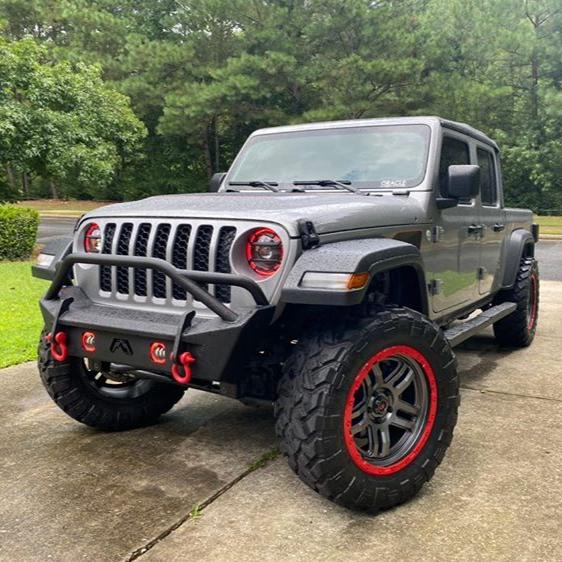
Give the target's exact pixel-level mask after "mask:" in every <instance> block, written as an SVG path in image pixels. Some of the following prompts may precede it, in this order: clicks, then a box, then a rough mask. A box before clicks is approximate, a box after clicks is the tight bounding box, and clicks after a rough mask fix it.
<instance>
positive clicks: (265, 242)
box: [246, 227, 283, 277]
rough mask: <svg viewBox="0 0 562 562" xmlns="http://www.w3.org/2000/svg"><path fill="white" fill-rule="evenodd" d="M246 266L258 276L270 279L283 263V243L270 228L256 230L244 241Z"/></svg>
mask: <svg viewBox="0 0 562 562" xmlns="http://www.w3.org/2000/svg"><path fill="white" fill-rule="evenodd" d="M246 259H247V260H248V265H249V266H250V267H251V268H252V269H253V270H254V271H255V272H256V273H257V274H258V275H259V276H260V277H271V276H272V275H273V274H274V273H275V272H276V271H277V270H278V269H279V268H280V267H281V262H282V261H283V242H282V241H281V238H280V237H279V235H278V234H277V233H276V232H275V231H274V230H272V229H271V228H265V227H264V228H257V229H255V230H253V231H252V232H250V234H249V235H248V239H247V241H246Z"/></svg>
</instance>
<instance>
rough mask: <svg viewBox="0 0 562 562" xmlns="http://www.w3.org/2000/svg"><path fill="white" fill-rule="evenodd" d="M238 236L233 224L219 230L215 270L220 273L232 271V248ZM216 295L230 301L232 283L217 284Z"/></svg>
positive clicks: (222, 300)
mask: <svg viewBox="0 0 562 562" xmlns="http://www.w3.org/2000/svg"><path fill="white" fill-rule="evenodd" d="M235 236H236V229H235V228H234V227H232V226H223V227H222V228H221V229H220V231H219V241H218V243H217V255H216V261H215V271H217V272H218V273H230V272H231V271H232V270H231V268H230V248H231V246H232V243H233V242H234V238H235ZM215 296H216V297H217V298H218V299H219V300H220V301H221V302H227V303H228V302H230V297H231V290H230V285H217V286H216V287H215Z"/></svg>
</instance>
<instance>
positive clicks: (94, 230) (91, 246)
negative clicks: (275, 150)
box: [84, 222, 101, 254]
mask: <svg viewBox="0 0 562 562" xmlns="http://www.w3.org/2000/svg"><path fill="white" fill-rule="evenodd" d="M84 251H85V252H88V253H96V254H99V253H100V252H101V230H100V227H99V226H98V225H97V224H96V223H95V222H92V223H90V224H89V225H88V226H87V227H86V231H85V232H84Z"/></svg>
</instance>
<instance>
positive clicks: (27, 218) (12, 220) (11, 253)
mask: <svg viewBox="0 0 562 562" xmlns="http://www.w3.org/2000/svg"><path fill="white" fill-rule="evenodd" d="M38 226H39V213H38V212H37V211H34V210H33V209H25V208H22V207H16V206H15V205H0V260H19V259H24V258H28V257H29V256H31V252H32V251H33V246H34V245H35V239H36V237H37V227H38Z"/></svg>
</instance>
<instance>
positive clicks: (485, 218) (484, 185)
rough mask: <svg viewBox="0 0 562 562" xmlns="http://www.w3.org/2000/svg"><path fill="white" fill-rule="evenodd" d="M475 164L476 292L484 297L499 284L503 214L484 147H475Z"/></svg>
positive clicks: (494, 169) (491, 157)
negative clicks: (477, 176) (478, 234)
mask: <svg viewBox="0 0 562 562" xmlns="http://www.w3.org/2000/svg"><path fill="white" fill-rule="evenodd" d="M476 163H477V164H478V165H479V166H480V198H479V200H478V201H477V204H478V212H479V216H480V221H479V222H480V226H481V228H482V229H481V238H480V267H479V270H478V277H479V283H478V291H479V293H480V295H487V294H488V293H490V292H491V291H493V290H494V289H495V286H494V281H496V283H498V282H499V279H498V274H499V271H500V270H501V259H502V249H503V241H504V235H505V232H504V230H505V211H504V210H503V209H502V205H501V201H500V199H499V196H498V183H499V170H498V166H497V158H496V155H495V154H494V153H493V152H492V151H491V150H490V149H489V148H488V147H486V146H485V145H482V146H479V145H478V146H477V147H476Z"/></svg>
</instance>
